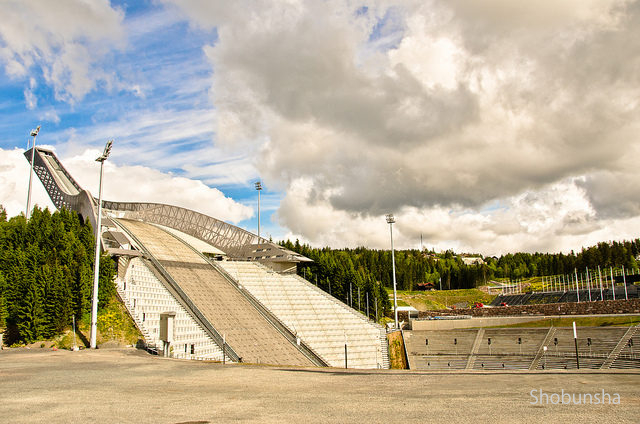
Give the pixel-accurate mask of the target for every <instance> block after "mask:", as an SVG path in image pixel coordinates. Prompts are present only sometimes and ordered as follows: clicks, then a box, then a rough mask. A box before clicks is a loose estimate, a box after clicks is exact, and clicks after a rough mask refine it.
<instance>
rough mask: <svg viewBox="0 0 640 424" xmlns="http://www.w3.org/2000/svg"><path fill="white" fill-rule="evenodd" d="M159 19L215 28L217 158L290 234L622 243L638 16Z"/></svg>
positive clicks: (332, 8)
mask: <svg viewBox="0 0 640 424" xmlns="http://www.w3.org/2000/svg"><path fill="white" fill-rule="evenodd" d="M165 3H169V4H173V5H175V6H176V7H177V8H178V9H179V10H180V11H182V12H183V13H184V14H185V15H186V16H188V17H189V19H190V20H191V21H192V22H193V23H194V24H196V25H199V26H203V27H211V28H213V27H215V28H217V31H218V35H219V39H218V40H217V42H216V43H215V44H214V45H211V46H207V47H206V48H205V53H206V55H207V57H208V58H209V60H210V62H211V64H212V67H213V69H214V74H213V82H212V88H211V96H212V100H213V102H214V103H215V105H216V108H217V114H216V125H217V132H216V136H217V138H216V142H217V143H218V144H219V145H228V146H232V147H234V148H242V149H245V150H246V151H250V152H252V154H253V155H254V156H255V157H256V158H258V157H259V158H260V160H256V166H257V167H258V169H259V171H260V172H261V174H262V175H263V177H264V178H265V180H266V181H267V183H268V184H270V185H271V186H275V187H279V188H280V189H282V190H284V191H285V192H286V196H285V198H284V201H283V203H282V206H281V208H280V210H279V219H280V223H281V224H282V225H283V226H285V227H288V228H289V229H291V231H292V234H296V235H300V236H301V237H303V238H305V239H306V240H309V241H311V242H316V243H330V244H333V245H340V244H350V245H352V244H358V243H359V242H360V241H362V242H363V243H371V244H373V245H376V246H382V245H383V244H382V243H383V242H382V240H380V239H379V237H378V236H376V235H372V234H371V232H372V230H371V229H372V228H378V227H379V225H378V224H374V222H375V223H377V222H378V221H379V220H380V219H381V217H382V214H384V213H385V212H389V211H394V212H395V213H396V214H397V215H401V214H403V215H405V219H404V220H403V219H399V221H398V229H399V232H400V233H401V234H404V236H405V237H406V239H405V243H407V245H409V244H411V242H410V241H409V240H416V236H417V234H418V233H419V232H424V233H429V235H430V237H431V238H432V239H433V240H434V241H437V242H438V243H439V245H441V246H446V245H454V244H457V245H458V246H459V247H461V248H464V249H470V250H481V249H486V250H487V251H496V250H501V251H502V250H505V249H513V250H521V249H523V250H532V249H533V250H535V249H538V248H539V249H542V250H547V249H549V248H558V249H565V250H566V249H567V248H568V247H574V246H571V244H570V243H577V244H578V245H583V244H584V243H585V242H586V240H591V239H592V237H591V236H592V235H594V234H598V235H600V236H604V238H605V239H609V238H613V237H614V234H613V230H612V233H611V234H610V235H608V233H607V229H611V228H618V229H620V228H621V225H620V223H621V222H627V223H628V224H629V227H628V230H627V231H626V232H625V231H622V232H618V233H616V235H617V236H623V237H629V236H633V235H634V231H635V232H636V235H637V229H638V227H637V216H638V214H639V212H640V210H639V209H638V206H637V205H636V204H635V203H634V199H638V195H639V194H640V193H638V191H637V190H636V189H635V188H634V185H633V184H625V182H628V181H632V180H633V179H635V177H637V171H636V169H637V166H633V165H632V164H631V160H630V159H629V158H632V157H637V153H638V143H639V141H638V139H637V134H639V133H640V102H639V101H638V99H639V98H640V72H639V71H640V2H638V1H633V0H586V1H584V0H575V1H574V0H571V1H566V2H562V4H559V3H558V2H556V1H551V0H548V1H540V2H528V3H527V2H512V1H507V0H483V1H478V2H472V3H470V2H467V1H457V0H454V1H449V0H446V1H444V0H443V1H440V0H431V1H427V2H424V1H411V0H408V1H393V0H388V1H385V0H380V1H372V2H368V4H367V7H363V4H361V3H360V2H348V1H338V0H334V1H328V2H314V1H304V0H300V1H286V2H278V3H276V4H274V3H273V2H262V1H257V2H254V1H252V2H248V1H247V2H240V3H241V5H240V6H239V5H238V4H237V2H234V3H233V4H229V3H226V2H218V1H213V2H206V3H203V2H196V1H191V0H165ZM240 11H241V12H240ZM634 153H635V156H634ZM621 198H623V199H626V200H620V199H621ZM495 204H498V205H501V206H500V207H499V208H497V209H491V208H490V207H489V206H487V205H495ZM614 219H615V220H614ZM401 222H402V224H401ZM630 223H633V224H630ZM376 231H378V230H376ZM595 241H597V240H595ZM413 244H414V245H415V243H413ZM496 246H502V247H499V248H497V247H496Z"/></svg>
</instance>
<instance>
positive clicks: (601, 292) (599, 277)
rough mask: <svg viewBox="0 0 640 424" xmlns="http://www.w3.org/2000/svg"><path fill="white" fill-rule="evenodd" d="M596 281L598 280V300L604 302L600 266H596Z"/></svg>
mask: <svg viewBox="0 0 640 424" xmlns="http://www.w3.org/2000/svg"><path fill="white" fill-rule="evenodd" d="M598 280H600V300H602V301H603V302H604V290H603V288H602V273H601V272H600V265H598Z"/></svg>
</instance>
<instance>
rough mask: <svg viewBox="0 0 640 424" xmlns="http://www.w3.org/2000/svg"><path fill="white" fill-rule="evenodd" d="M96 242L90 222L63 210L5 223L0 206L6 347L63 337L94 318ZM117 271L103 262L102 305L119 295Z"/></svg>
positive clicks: (0, 306)
mask: <svg viewBox="0 0 640 424" xmlns="http://www.w3.org/2000/svg"><path fill="white" fill-rule="evenodd" d="M94 243H95V238H94V235H93V230H92V228H91V224H90V223H89V222H83V221H82V220H81V218H80V217H79V216H78V215H77V214H76V213H75V212H71V211H68V210H66V209H62V210H60V211H56V212H54V213H53V214H52V213H51V212H49V210H48V209H44V210H41V209H39V208H38V207H36V208H34V209H33V212H32V214H31V217H30V218H29V220H28V221H27V220H26V219H25V217H24V215H22V214H21V215H19V216H16V217H13V218H11V219H9V220H7V214H6V211H5V210H4V208H2V207H1V206H0V327H6V334H5V336H6V339H7V342H8V343H14V342H24V343H30V342H33V341H35V340H39V339H47V338H51V337H54V336H56V335H58V334H60V333H62V332H63V331H64V330H65V329H67V328H69V327H70V326H71V322H72V317H74V316H75V319H76V321H79V320H80V319H82V317H83V315H85V314H88V313H90V310H91V296H92V286H93V265H94V249H95V244H94ZM114 276H115V269H114V266H113V263H112V261H111V260H110V259H109V257H108V256H103V258H102V260H101V261H100V279H99V305H100V306H105V305H106V304H107V303H108V300H109V299H111V297H112V296H113V295H114V293H115V286H114V284H113V278H114Z"/></svg>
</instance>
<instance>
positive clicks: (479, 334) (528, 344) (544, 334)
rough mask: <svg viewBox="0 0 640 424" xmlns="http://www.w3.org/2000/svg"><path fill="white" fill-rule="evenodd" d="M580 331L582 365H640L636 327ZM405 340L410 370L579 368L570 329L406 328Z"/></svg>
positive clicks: (636, 366)
mask: <svg viewBox="0 0 640 424" xmlns="http://www.w3.org/2000/svg"><path fill="white" fill-rule="evenodd" d="M577 334H578V339H577V341H578V355H579V357H578V359H579V361H580V368H581V369H609V368H640V345H639V344H640V330H639V328H638V326H635V327H578V332H577ZM405 343H406V346H407V354H408V356H409V364H410V367H411V368H412V369H422V370H454V369H474V370H527V369H537V370H544V369H575V368H576V367H577V364H576V353H575V342H574V338H573V329H572V328H568V327H551V328H485V329H459V330H442V331H438V330H434V331H427V330H420V331H406V332H405ZM545 346H546V350H545V349H544V347H545ZM634 349H635V350H634Z"/></svg>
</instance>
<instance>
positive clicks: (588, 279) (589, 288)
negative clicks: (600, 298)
mask: <svg viewBox="0 0 640 424" xmlns="http://www.w3.org/2000/svg"><path fill="white" fill-rule="evenodd" d="M587 287H588V290H589V302H591V277H590V276H589V268H587Z"/></svg>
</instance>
